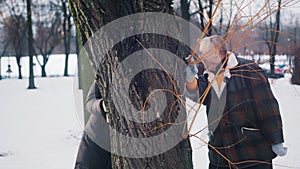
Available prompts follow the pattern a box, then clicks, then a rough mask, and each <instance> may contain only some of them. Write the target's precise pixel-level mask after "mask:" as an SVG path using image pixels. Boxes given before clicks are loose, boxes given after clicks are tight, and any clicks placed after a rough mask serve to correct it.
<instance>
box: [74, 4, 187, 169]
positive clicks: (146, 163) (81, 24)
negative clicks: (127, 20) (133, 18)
mask: <svg viewBox="0 0 300 169" xmlns="http://www.w3.org/2000/svg"><path fill="white" fill-rule="evenodd" d="M69 3H70V8H71V11H72V15H73V18H74V20H75V24H76V26H77V27H78V28H79V30H80V31H81V37H82V40H83V44H84V43H85V42H86V41H87V39H88V38H89V36H91V35H94V33H95V32H96V31H97V30H98V29H99V28H100V27H102V26H104V25H105V24H107V23H109V22H111V21H113V20H115V19H118V18H120V17H122V16H126V15H129V14H134V13H138V12H163V13H169V14H171V13H173V9H172V7H171V3H172V1H171V0H148V1H144V0H132V1H123V0H104V1H101V2H100V1H84V0H74V1H69ZM165 26H166V25H162V28H163V27H165ZM141 29H143V28H141ZM170 30H171V28H170ZM111 31H114V33H115V34H121V33H122V29H121V28H117V29H116V30H111ZM105 41H107V42H109V39H105ZM139 42H141V44H143V45H144V46H145V48H159V49H165V50H168V51H170V52H172V53H175V54H178V46H177V45H178V43H174V40H172V39H170V38H168V37H164V36H160V35H153V34H143V35H136V36H134V37H132V38H128V39H124V40H123V41H121V42H120V43H118V44H117V45H115V46H114V47H113V48H112V49H111V50H110V52H109V53H108V54H106V55H105V57H104V58H105V59H104V61H103V62H101V63H97V60H98V59H97V57H99V56H97V54H95V55H94V56H89V58H90V59H91V61H92V62H93V63H94V66H95V69H97V76H96V77H97V79H96V80H97V83H98V86H99V88H100V92H101V95H102V97H103V99H104V101H105V104H106V107H107V108H108V110H109V114H108V118H109V125H110V126H111V128H113V129H115V131H116V132H120V133H123V134H124V135H126V136H129V137H134V138H149V137H154V136H156V135H158V134H160V133H162V132H164V131H166V130H167V129H168V128H169V127H170V126H169V125H166V124H167V123H168V122H169V123H172V122H173V123H174V122H175V120H176V118H177V116H178V112H179V104H181V102H180V101H179V100H178V98H177V97H175V96H174V95H172V94H170V93H167V92H166V93H165V94H166V99H167V105H168V106H167V108H166V109H165V110H164V112H163V113H162V114H161V115H160V118H158V119H156V120H154V121H152V122H149V123H137V122H134V121H131V120H128V119H126V118H125V117H124V116H122V114H120V112H118V111H117V109H116V107H115V103H113V102H111V98H110V88H111V86H112V85H116V86H117V88H122V87H124V86H126V84H124V82H122V81H117V82H116V83H118V84H112V78H113V76H115V74H114V71H115V70H116V67H117V65H118V63H119V62H121V61H122V60H124V59H125V58H126V57H127V56H129V55H130V54H132V53H134V52H137V51H140V50H142V49H143V47H141V45H140V44H139ZM103 46H105V44H103ZM149 57H150V56H149ZM181 57H182V58H183V57H184V56H181ZM142 64H148V63H145V62H144V63H142ZM96 65H99V67H97V66H96ZM170 66H172V67H175V65H170ZM128 71H130V69H129V68H128V67H122V68H121V72H122V73H121V74H120V75H119V76H120V77H114V78H123V79H124V78H125V79H126V76H127V74H126V72H128ZM168 79H169V78H168V76H167V74H166V73H165V72H162V71H158V70H155V69H154V70H153V69H151V70H146V71H142V72H140V73H139V74H138V75H137V76H135V77H134V79H128V81H130V80H132V81H131V83H130V90H129V93H130V94H131V96H132V97H131V98H130V99H131V100H130V101H131V102H132V103H133V104H134V106H135V107H136V108H137V109H139V110H140V109H141V108H142V107H143V105H144V104H145V105H146V108H147V106H149V105H147V104H146V103H147V102H146V101H145V100H146V97H148V95H149V93H150V92H151V91H153V90H154V89H158V88H164V89H169V90H171V91H175V90H177V88H176V86H174V84H173V83H172V82H171V81H170V80H168ZM181 92H183V91H181ZM118 94H119V95H118ZM116 95H117V97H118V98H120V99H121V98H122V93H117V94H116ZM130 101H129V100H122V101H121V102H123V103H124V105H123V110H125V111H127V112H129V114H130V112H131V109H130V107H129V106H128V105H129V103H128V102H130ZM145 102H146V103H145ZM156 102H160V100H156ZM150 106H154V105H150ZM182 125H184V124H182ZM161 126H163V127H161ZM156 128H157V129H156ZM99 130H101V129H99ZM162 142H163V140H162ZM122 146H126V143H125V144H124V143H123V142H122V143H121V142H119V140H118V138H116V137H114V136H113V135H112V137H111V148H112V150H114V149H122ZM145 146H147V145H145ZM154 146H157V147H160V145H154ZM149 151H151V150H149ZM112 166H113V168H120V169H121V168H122V169H123V168H125V169H126V168H130V169H131V168H132V169H133V168H141V169H142V168H154V169H155V168H178V169H186V168H187V169H189V168H192V160H191V146H190V142H189V139H184V140H183V141H181V142H180V143H178V144H177V145H175V146H174V147H173V148H171V149H170V150H168V151H166V152H163V153H161V154H159V155H155V156H151V157H145V158H128V157H122V156H118V155H114V154H113V155H112Z"/></svg>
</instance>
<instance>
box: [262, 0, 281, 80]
mask: <svg viewBox="0 0 300 169" xmlns="http://www.w3.org/2000/svg"><path fill="white" fill-rule="evenodd" d="M270 3H271V2H268V8H267V9H268V12H269V18H268V19H266V20H265V28H263V29H264V30H265V34H264V37H263V39H264V41H265V43H266V45H267V46H268V49H269V55H270V60H269V62H270V71H271V72H270V73H271V76H272V77H274V70H275V55H276V52H277V42H278V38H279V33H280V10H281V0H277V8H275V10H276V14H275V18H274V17H273V15H272V14H273V13H274V7H272V5H273V4H270Z"/></svg>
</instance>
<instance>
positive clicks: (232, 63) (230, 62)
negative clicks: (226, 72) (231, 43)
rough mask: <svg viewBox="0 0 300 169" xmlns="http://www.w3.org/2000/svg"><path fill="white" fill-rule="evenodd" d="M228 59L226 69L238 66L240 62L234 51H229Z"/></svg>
mask: <svg viewBox="0 0 300 169" xmlns="http://www.w3.org/2000/svg"><path fill="white" fill-rule="evenodd" d="M228 55H229V56H228V61H227V65H226V69H232V68H234V67H236V66H237V65H238V64H239V62H238V61H237V59H236V56H235V54H234V53H228Z"/></svg>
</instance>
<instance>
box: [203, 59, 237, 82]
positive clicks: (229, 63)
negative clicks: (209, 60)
mask: <svg viewBox="0 0 300 169" xmlns="http://www.w3.org/2000/svg"><path fill="white" fill-rule="evenodd" d="M225 61H226V60H225ZM238 64H239V62H238V60H237V58H236V56H235V54H234V53H228V59H227V64H226V67H225V71H224V76H225V77H227V78H230V77H231V74H230V71H229V70H230V69H233V68H235V67H236V66H237V65H238ZM211 73H212V72H209V71H207V70H205V71H204V72H203V74H208V75H209V74H211ZM213 74H215V73H213ZM210 78H214V76H211V77H210ZM211 80H212V79H211ZM211 80H210V81H211Z"/></svg>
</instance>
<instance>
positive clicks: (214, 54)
mask: <svg viewBox="0 0 300 169" xmlns="http://www.w3.org/2000/svg"><path fill="white" fill-rule="evenodd" d="M199 58H200V59H201V61H202V62H203V63H204V65H205V68H206V69H207V70H209V71H215V70H216V67H217V66H218V65H219V64H220V63H221V60H222V58H221V55H220V54H219V52H218V51H217V50H211V51H209V52H207V53H201V52H200V55H199Z"/></svg>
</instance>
